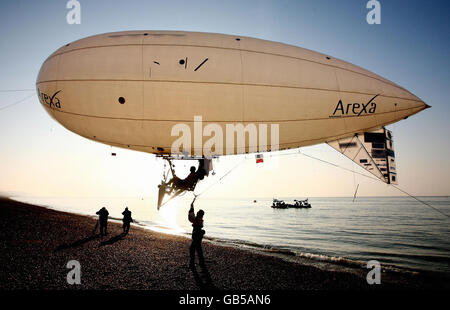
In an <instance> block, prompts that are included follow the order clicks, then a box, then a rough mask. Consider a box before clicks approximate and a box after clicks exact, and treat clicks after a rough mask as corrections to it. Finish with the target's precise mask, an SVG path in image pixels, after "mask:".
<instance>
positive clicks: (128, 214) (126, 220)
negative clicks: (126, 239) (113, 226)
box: [122, 207, 133, 234]
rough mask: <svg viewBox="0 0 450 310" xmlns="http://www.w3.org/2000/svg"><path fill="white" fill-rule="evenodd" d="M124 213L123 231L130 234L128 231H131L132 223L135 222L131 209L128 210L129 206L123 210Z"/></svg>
mask: <svg viewBox="0 0 450 310" xmlns="http://www.w3.org/2000/svg"><path fill="white" fill-rule="evenodd" d="M122 215H123V219H122V222H123V225H122V227H123V233H124V234H128V232H129V231H130V223H131V222H133V219H132V218H131V211H130V210H128V207H126V208H125V210H124V211H123V212H122Z"/></svg>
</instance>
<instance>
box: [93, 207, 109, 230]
mask: <svg viewBox="0 0 450 310" xmlns="http://www.w3.org/2000/svg"><path fill="white" fill-rule="evenodd" d="M96 214H98V221H99V223H100V235H102V236H103V235H105V236H106V234H107V233H108V231H107V227H108V215H109V212H108V210H106V208H105V207H103V208H101V209H100V210H98V211H97V212H96Z"/></svg>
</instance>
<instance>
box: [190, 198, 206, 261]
mask: <svg viewBox="0 0 450 310" xmlns="http://www.w3.org/2000/svg"><path fill="white" fill-rule="evenodd" d="M196 198H197V196H196V197H195V198H194V200H193V201H192V203H191V208H190V209H189V212H188V219H189V222H191V223H192V243H191V246H190V248H189V254H190V263H189V266H190V267H191V268H194V267H195V252H197V255H198V260H199V264H200V266H201V267H204V266H205V259H204V257H203V249H202V240H203V236H204V235H205V230H203V216H204V215H205V211H203V210H199V211H198V212H197V215H195V212H194V202H195V199H196Z"/></svg>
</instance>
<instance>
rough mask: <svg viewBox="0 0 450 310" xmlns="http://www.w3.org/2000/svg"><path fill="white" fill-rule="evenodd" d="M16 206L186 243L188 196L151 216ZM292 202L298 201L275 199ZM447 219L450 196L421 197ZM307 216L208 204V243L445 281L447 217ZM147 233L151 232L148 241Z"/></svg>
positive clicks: (381, 206)
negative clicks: (439, 276)
mask: <svg viewBox="0 0 450 310" xmlns="http://www.w3.org/2000/svg"><path fill="white" fill-rule="evenodd" d="M14 198H15V199H17V200H20V201H24V202H29V203H33V204H39V205H42V206H47V207H50V208H53V209H56V210H61V211H66V212H73V213H79V214H85V215H95V212H96V211H98V210H99V209H100V208H101V207H106V208H107V209H108V210H109V213H110V216H111V217H112V218H116V219H117V220H119V219H120V218H121V217H122V215H121V213H122V211H123V209H124V208H125V206H127V207H128V208H129V209H130V210H131V211H132V212H133V219H134V220H135V222H136V223H137V224H139V225H143V226H145V227H146V228H149V229H150V230H156V231H160V232H165V233H170V234H180V235H186V236H188V235H189V233H190V231H191V229H192V227H191V224H190V223H189V222H188V220H187V212H188V209H189V205H190V203H191V201H192V196H189V195H186V196H185V197H179V198H177V199H174V200H172V201H171V202H169V203H168V204H167V205H165V206H163V207H162V208H161V210H160V211H157V210H156V198H147V197H140V198H135V197H131V198H130V197H118V198H104V197H96V198H51V197H47V198H24V197H14ZM278 198H279V199H285V200H286V201H290V202H292V201H293V199H294V198H295V199H302V198H303V197H291V198H287V197H278ZM420 199H421V200H423V201H425V202H426V203H428V204H430V205H432V206H433V207H434V208H436V209H438V210H439V211H441V212H442V213H444V214H447V215H450V197H420ZM309 202H310V203H311V205H312V208H311V209H273V208H271V204H272V199H269V198H248V199H231V198H230V199H227V198H222V199H207V198H200V199H198V201H196V203H195V208H196V210H198V209H200V208H201V209H203V210H204V211H205V216H204V223H205V227H204V229H205V230H206V237H207V238H208V239H210V240H214V241H215V242H220V243H226V244H230V245H237V246H244V247H253V248H257V249H263V250H270V251H273V252H278V253H289V254H290V255H294V256H297V257H305V258H308V259H311V260H318V261H329V262H334V263H346V264H349V263H350V264H351V263H353V264H360V265H361V264H364V263H365V262H367V261H369V260H378V261H379V262H380V263H381V264H382V266H391V267H394V268H397V267H398V268H400V269H407V270H426V271H435V272H440V273H445V274H450V225H449V224H450V222H449V218H448V217H446V216H444V215H442V214H441V213H439V212H437V211H435V210H433V209H432V208H430V207H428V206H426V205H424V204H422V203H420V202H419V201H417V200H414V199H412V198H410V197H358V198H356V200H355V201H353V198H345V197H339V198H332V197H330V198H309ZM150 233H151V232H149V234H150Z"/></svg>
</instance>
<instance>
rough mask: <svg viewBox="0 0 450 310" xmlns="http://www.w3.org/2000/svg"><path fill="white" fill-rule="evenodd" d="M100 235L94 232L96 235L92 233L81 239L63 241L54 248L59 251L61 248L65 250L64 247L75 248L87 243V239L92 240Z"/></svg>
mask: <svg viewBox="0 0 450 310" xmlns="http://www.w3.org/2000/svg"><path fill="white" fill-rule="evenodd" d="M100 237H101V236H100V235H99V234H96V235H92V236H89V237H85V238H83V239H80V240H77V241H75V242H72V243H64V244H61V245H60V246H58V247H57V248H56V249H55V251H61V250H66V249H70V248H75V247H77V246H80V245H83V244H85V243H87V242H89V241H93V240H95V239H98V238H100Z"/></svg>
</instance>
